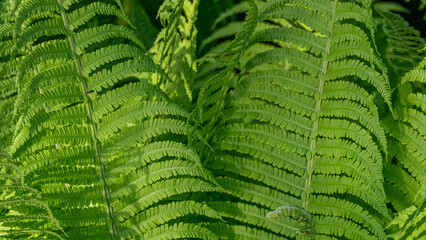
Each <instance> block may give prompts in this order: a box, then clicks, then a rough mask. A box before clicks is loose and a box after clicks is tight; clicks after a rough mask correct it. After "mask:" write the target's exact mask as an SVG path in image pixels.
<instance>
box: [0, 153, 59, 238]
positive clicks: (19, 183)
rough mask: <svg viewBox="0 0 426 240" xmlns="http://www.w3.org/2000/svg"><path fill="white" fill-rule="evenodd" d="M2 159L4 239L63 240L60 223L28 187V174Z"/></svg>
mask: <svg viewBox="0 0 426 240" xmlns="http://www.w3.org/2000/svg"><path fill="white" fill-rule="evenodd" d="M0 157H2V158H7V161H6V162H4V161H2V162H0V182H1V183H2V185H1V187H0V192H1V194H0V210H1V211H0V237H1V238H2V239H33V238H40V239H41V238H45V239H63V238H62V237H61V236H60V235H59V234H58V231H60V230H61V228H60V226H59V222H58V221H57V220H56V219H55V218H54V217H53V216H52V212H51V211H50V209H49V207H48V206H47V205H46V204H45V203H43V202H42V201H40V197H41V196H40V194H39V192H38V191H37V190H35V189H33V188H30V187H28V186H26V185H24V175H23V172H22V171H20V169H19V168H18V167H17V166H15V165H14V164H12V163H11V162H10V158H9V157H8V156H7V155H6V154H3V153H0Z"/></svg>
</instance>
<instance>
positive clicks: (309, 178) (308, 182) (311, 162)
mask: <svg viewBox="0 0 426 240" xmlns="http://www.w3.org/2000/svg"><path fill="white" fill-rule="evenodd" d="M337 1H338V0H334V2H333V9H332V11H331V18H330V22H329V26H328V32H329V34H330V35H329V36H328V39H327V45H326V48H325V52H326V56H324V57H323V60H322V70H321V72H322V76H320V78H319V80H320V84H319V86H318V93H319V97H318V99H317V101H316V103H315V114H316V119H315V121H314V124H313V126H312V134H314V133H315V132H316V131H317V129H318V121H319V112H320V111H321V95H322V93H323V90H324V82H325V76H326V74H327V67H328V56H329V55H330V45H331V37H332V36H333V27H334V18H335V14H336V6H337ZM316 142H317V136H315V137H313V138H312V139H311V143H310V146H309V152H310V153H311V154H310V158H309V160H308V163H307V166H306V174H307V176H306V180H305V194H306V195H305V198H304V199H303V203H302V205H303V207H307V206H308V205H309V197H310V194H309V192H308V190H309V188H310V187H311V181H312V168H313V166H314V160H315V152H313V150H314V149H315V147H316Z"/></svg>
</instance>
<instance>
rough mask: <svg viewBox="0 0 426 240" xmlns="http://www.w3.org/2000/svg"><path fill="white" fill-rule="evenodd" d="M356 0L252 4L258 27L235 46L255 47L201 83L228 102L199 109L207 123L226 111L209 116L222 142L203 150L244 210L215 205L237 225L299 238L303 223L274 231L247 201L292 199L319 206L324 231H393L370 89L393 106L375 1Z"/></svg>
mask: <svg viewBox="0 0 426 240" xmlns="http://www.w3.org/2000/svg"><path fill="white" fill-rule="evenodd" d="M355 2H356V3H355ZM355 2H354V3H352V2H345V1H338V0H332V1H326V0H318V1H291V0H273V1H268V2H267V3H265V4H264V5H263V6H261V7H260V9H259V11H258V13H256V12H255V11H253V12H251V13H252V14H254V15H256V16H255V17H253V18H256V19H259V24H258V26H259V27H258V28H248V27H247V28H243V30H242V31H241V32H240V33H239V34H237V36H236V40H234V42H233V43H231V44H230V45H229V46H234V45H235V44H238V46H243V45H244V44H248V45H246V48H247V47H250V48H249V49H246V48H244V47H242V49H244V53H242V54H241V53H239V52H238V49H239V48H237V47H229V46H228V47H227V48H225V50H224V54H231V53H235V54H234V55H233V57H232V58H233V61H235V62H236V64H235V65H230V66H232V69H230V68H231V67H226V68H225V69H224V70H222V71H221V72H220V73H218V74H217V75H216V77H214V78H212V79H214V80H212V83H210V82H209V81H208V82H206V86H205V90H201V92H200V99H199V103H200V105H201V106H209V107H212V106H215V105H220V108H219V107H218V108H216V109H215V108H210V109H209V108H207V107H205V109H206V110H205V111H202V112H201V116H202V118H201V122H204V121H205V120H204V119H209V120H210V119H212V118H213V120H215V119H217V123H215V124H212V127H211V128H209V125H204V124H202V126H203V127H207V129H208V130H207V132H208V133H206V137H207V139H208V141H209V143H210V145H211V146H212V148H213V149H214V152H208V151H205V152H202V158H206V165H207V167H208V168H209V169H211V171H212V172H213V174H214V175H215V176H216V178H217V179H218V183H219V184H220V185H221V186H222V187H223V188H224V189H225V190H228V191H229V195H230V196H229V201H232V202H234V203H233V207H234V208H237V209H238V210H231V209H230V208H228V207H225V204H227V203H223V204H222V205H221V204H219V203H215V204H214V205H212V206H213V208H214V209H216V210H217V211H218V212H219V213H220V214H222V215H223V217H224V218H225V219H229V224H230V225H232V227H233V226H235V227H241V226H242V225H245V226H247V225H248V226H250V227H251V228H253V229H254V228H256V229H257V230H262V231H267V232H270V233H272V234H273V235H274V236H276V237H288V238H289V237H290V238H291V237H294V235H295V233H296V229H297V228H296V227H292V226H289V225H288V226H282V227H278V228H276V227H275V226H274V225H273V224H271V223H270V222H263V221H261V220H257V219H256V218H257V217H258V216H259V215H258V213H256V214H254V213H253V212H252V211H251V210H250V211H248V210H247V209H249V208H250V209H251V208H252V209H256V208H258V207H261V208H263V209H267V211H272V210H274V209H276V208H278V207H279V206H282V205H293V206H299V207H302V208H304V209H305V210H306V211H307V212H308V213H310V214H311V215H312V217H313V220H314V221H315V223H316V225H317V227H316V228H317V235H316V238H318V239H333V238H334V239H341V238H348V239H386V235H385V234H384V227H385V226H386V224H387V223H388V222H389V221H390V219H391V215H390V214H389V212H388V209H387V207H386V201H385V191H384V188H383V185H382V183H383V175H382V167H383V158H384V156H385V154H386V152H387V139H386V136H385V132H384V129H383V128H382V127H381V125H380V123H379V114H378V107H377V106H376V104H375V102H374V101H373V97H372V96H370V94H371V93H372V92H373V91H375V92H378V93H379V95H380V97H381V98H382V99H384V101H385V102H386V103H388V105H389V106H391V91H390V86H389V82H388V79H387V75H386V74H387V72H386V68H385V67H384V64H383V63H382V62H381V60H380V58H379V56H378V54H377V51H376V50H375V48H376V47H375V43H374V41H373V38H374V36H375V29H374V28H375V23H374V21H373V18H372V14H371V11H370V4H371V3H370V2H369V1H355ZM249 15H250V12H249ZM261 21H266V22H268V23H270V22H273V23H276V24H274V25H273V26H269V27H261V24H260V22H261ZM245 24H247V25H250V21H248V22H246V23H245ZM247 29H250V30H249V31H250V34H248V32H249V31H248V30H247ZM240 36H244V37H243V38H241V37H240ZM233 44H234V45H233ZM263 45H268V46H267V47H261V46H263ZM229 49H234V50H232V51H231V50H229ZM251 49H253V50H251ZM233 51H234V52H233ZM212 57H213V58H214V56H212ZM232 58H231V59H232ZM218 59H219V61H220V60H221V59H220V58H218ZM233 61H232V60H231V61H228V64H234V62H233ZM224 62H225V61H224ZM234 69H238V70H237V71H234ZM229 72H232V74H231V73H229ZM226 81H228V82H226ZM221 87H222V88H223V89H225V90H224V91H223V92H220V91H218V89H220V88H221ZM220 93H223V98H220V96H221V95H220ZM218 99H219V101H220V102H218ZM222 99H223V100H222ZM215 101H216V102H215ZM276 179H280V180H276ZM327 202H333V204H330V205H328V207H330V208H328V207H325V205H327V204H325V203H327ZM234 204H235V206H234ZM240 205H244V207H242V206H240ZM351 208H356V209H357V211H351ZM237 211H238V213H235V212H237ZM264 214H266V213H264ZM254 216H256V217H254ZM264 216H265V215H263V216H262V217H264ZM287 222H291V220H289V219H287ZM253 231H254V230H253ZM238 237H241V236H238ZM238 237H236V238H238Z"/></svg>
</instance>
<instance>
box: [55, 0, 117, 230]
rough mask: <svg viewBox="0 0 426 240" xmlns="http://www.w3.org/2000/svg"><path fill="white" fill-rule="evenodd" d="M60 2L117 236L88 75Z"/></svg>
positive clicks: (108, 207)
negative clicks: (88, 85) (89, 92)
mask: <svg viewBox="0 0 426 240" xmlns="http://www.w3.org/2000/svg"><path fill="white" fill-rule="evenodd" d="M58 4H59V6H60V8H61V16H62V20H63V22H64V27H65V29H66V31H67V37H68V41H69V43H70V46H71V51H72V54H73V55H74V60H75V63H76V66H77V71H78V75H79V77H80V85H81V90H82V94H83V97H84V104H85V105H86V109H87V116H88V118H89V120H90V128H91V130H92V131H91V132H92V141H93V145H94V147H95V151H96V158H97V160H98V164H99V170H100V177H101V179H102V182H103V187H104V194H105V198H106V201H107V209H108V216H109V217H110V218H111V222H112V224H111V228H112V234H113V235H114V236H115V237H117V231H116V228H115V223H114V213H113V209H112V206H111V201H110V193H109V190H108V186H107V183H106V180H105V169H104V168H105V167H104V164H103V162H102V146H101V144H100V142H99V140H98V139H99V138H98V126H97V124H96V123H95V121H94V119H93V115H94V114H93V105H92V101H91V100H90V98H89V96H88V90H89V89H88V88H87V79H86V77H84V75H83V67H82V63H81V58H80V56H79V55H78V54H77V50H76V49H77V47H76V43H75V39H74V37H73V32H72V31H71V28H70V23H69V20H68V17H67V15H66V12H65V9H64V7H63V0H58Z"/></svg>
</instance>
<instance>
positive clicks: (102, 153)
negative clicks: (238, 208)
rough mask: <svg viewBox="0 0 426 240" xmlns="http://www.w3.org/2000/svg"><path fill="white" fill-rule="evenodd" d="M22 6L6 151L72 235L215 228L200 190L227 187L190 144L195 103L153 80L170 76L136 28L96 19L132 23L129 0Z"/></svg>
mask: <svg viewBox="0 0 426 240" xmlns="http://www.w3.org/2000/svg"><path fill="white" fill-rule="evenodd" d="M16 16H17V21H16V24H15V31H16V32H17V33H18V34H20V36H21V37H20V38H19V41H18V40H17V41H16V44H17V47H22V48H24V49H25V51H27V52H28V54H26V55H25V56H24V57H23V58H22V61H20V62H19V65H18V66H17V69H18V74H17V78H18V86H19V89H20V93H19V95H18V96H17V98H16V102H15V104H14V107H15V113H16V116H17V118H18V120H17V127H16V128H15V131H14V139H13V141H12V146H11V148H10V152H11V153H12V154H13V156H14V157H15V158H16V159H17V162H18V163H19V164H20V165H21V167H22V169H23V171H24V173H25V175H26V176H28V177H27V178H26V182H27V183H28V184H30V185H31V186H34V187H36V188H37V189H40V195H41V199H42V201H43V203H44V204H47V205H49V206H50V208H51V209H52V213H53V216H55V217H56V218H57V219H58V220H59V222H60V224H61V226H62V227H63V229H64V231H65V233H66V234H67V235H68V236H69V238H70V239H134V238H141V237H147V236H149V237H147V238H148V239H156V238H158V239H162V238H163V237H169V238H170V237H174V236H176V237H177V238H179V237H180V238H186V237H197V236H201V237H206V238H211V239H216V238H217V237H216V236H215V234H214V233H211V232H209V230H208V229H206V228H205V227H204V226H203V225H208V223H209V222H213V221H217V220H219V219H220V216H219V215H218V214H216V212H215V211H214V210H212V209H211V208H209V207H208V206H207V205H206V204H205V203H203V202H202V201H201V200H200V194H203V193H212V192H221V191H222V189H221V188H220V187H218V186H217V184H216V182H215V180H214V179H213V178H212V176H211V174H210V173H208V172H207V171H205V169H203V167H202V165H201V161H200V159H199V157H198V155H197V153H196V152H195V151H194V150H193V149H192V148H190V147H188V145H187V143H188V135H189V134H192V132H193V130H192V129H193V127H191V126H189V125H188V117H189V114H188V113H187V111H185V110H184V109H182V108H181V107H179V106H178V105H176V104H173V103H171V102H170V99H169V97H168V96H167V95H166V94H165V93H164V92H162V91H161V90H160V89H159V88H158V87H156V86H153V85H152V84H150V83H148V82H147V80H146V77H149V74H156V75H159V76H160V75H161V76H166V77H168V76H167V75H165V73H164V71H163V70H162V69H161V67H160V66H158V65H156V64H155V63H154V62H153V60H152V59H151V58H150V57H148V56H147V55H146V54H145V51H144V45H143V43H142V42H141V40H140V39H139V38H138V37H137V36H136V35H135V33H134V32H133V31H132V30H131V29H129V28H127V27H125V26H122V25H117V24H115V23H114V22H113V21H109V22H108V21H106V22H105V21H103V22H98V21H96V19H97V18H98V17H100V16H109V17H111V19H116V18H119V19H121V21H124V22H127V24H129V23H128V22H129V20H128V19H127V17H126V16H125V15H124V13H123V12H122V9H121V1H115V2H114V1H108V3H106V2H102V1H88V0H69V1H65V0H58V1H56V0H55V1H44V0H32V1H22V2H20V3H19V4H18V6H17V11H16ZM44 26H48V27H47V28H44ZM160 211H161V212H164V213H169V214H168V215H164V216H162V217H160V216H157V217H156V216H155V215H158V214H157V213H159V212H160ZM177 221H179V222H180V224H175V223H176V222H177ZM164 231H174V232H175V233H173V232H170V233H165V232H164ZM207 232H209V233H207ZM178 233H180V234H178ZM167 234H169V235H167Z"/></svg>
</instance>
